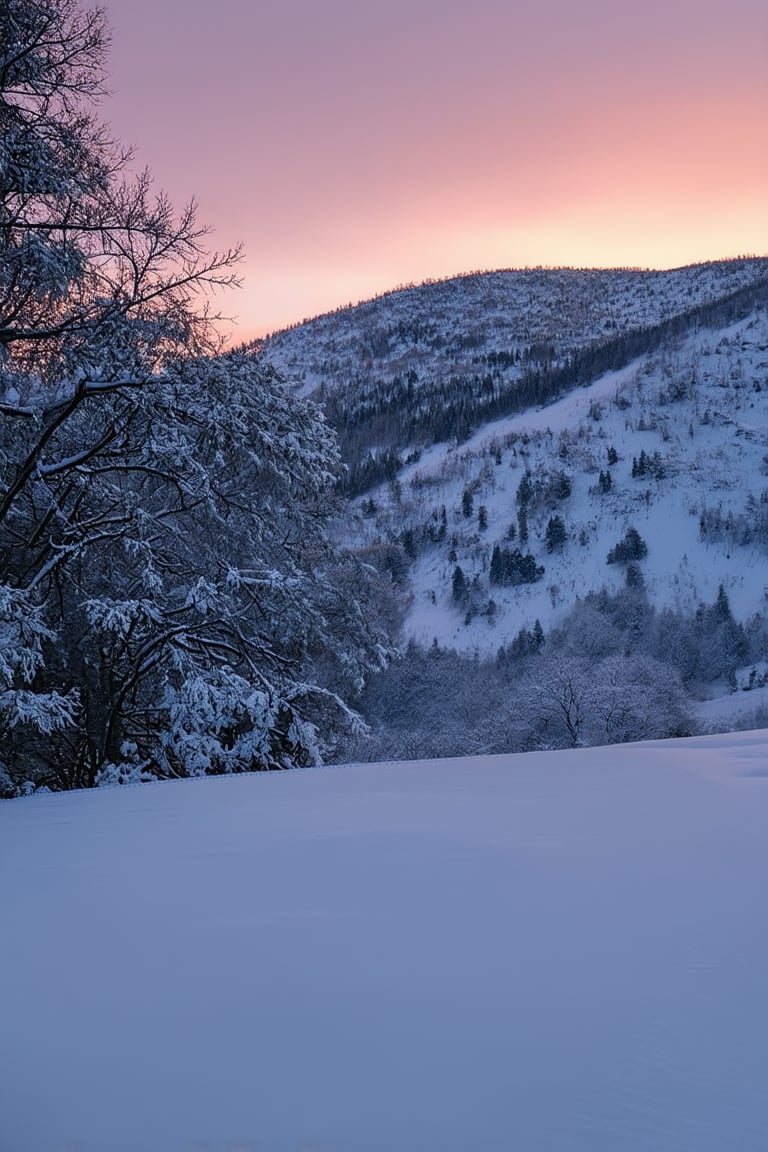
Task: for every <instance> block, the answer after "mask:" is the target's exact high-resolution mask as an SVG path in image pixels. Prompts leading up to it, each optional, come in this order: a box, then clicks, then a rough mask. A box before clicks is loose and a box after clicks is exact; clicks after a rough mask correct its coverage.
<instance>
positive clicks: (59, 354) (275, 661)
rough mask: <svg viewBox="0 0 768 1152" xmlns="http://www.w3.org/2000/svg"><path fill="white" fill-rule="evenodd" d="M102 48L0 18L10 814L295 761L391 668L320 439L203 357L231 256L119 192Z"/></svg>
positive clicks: (240, 360) (30, 3)
mask: <svg viewBox="0 0 768 1152" xmlns="http://www.w3.org/2000/svg"><path fill="white" fill-rule="evenodd" d="M107 40H108V36H107V32H106V28H105V23H104V18H103V13H102V12H101V11H100V10H96V11H93V12H84V11H82V10H81V9H80V8H79V7H78V5H77V3H76V2H75V0H0V129H2V132H1V134H0V735H1V736H2V752H1V753H0V758H1V759H2V760H3V764H2V765H0V770H1V771H2V773H3V776H2V779H3V781H5V783H3V785H2V787H3V789H4V790H5V791H6V792H7V791H9V790H10V791H13V790H15V789H18V788H19V787H20V786H21V785H22V784H23V782H24V781H25V780H31V781H32V782H33V783H45V784H48V785H49V786H54V787H71V786H82V785H91V784H93V783H95V782H97V781H98V780H105V779H124V778H136V777H137V774H138V775H146V774H160V775H188V774H195V773H199V772H224V771H235V770H245V769H253V768H274V767H283V766H289V765H293V764H305V763H309V762H312V761H314V760H316V759H317V758H318V757H319V756H320V754H321V752H322V747H323V743H324V741H325V740H326V739H327V738H328V736H329V734H331V733H332V731H333V729H334V727H335V726H336V725H337V724H349V723H354V717H353V716H352V714H351V713H350V712H349V710H348V709H346V708H345V706H344V705H343V704H342V701H341V699H340V698H339V697H338V696H337V695H336V694H335V691H334V690H333V689H337V688H341V689H345V688H346V687H348V686H349V685H355V686H359V683H360V681H361V679H362V677H363V676H364V675H365V671H366V669H368V668H370V667H371V666H373V665H375V664H377V663H380V662H381V660H382V659H383V658H384V654H385V645H386V639H385V635H384V629H383V628H382V627H381V626H380V625H379V623H378V620H379V617H378V616H377V613H376V612H375V611H370V610H368V611H364V610H363V609H362V608H361V606H360V600H359V598H358V597H357V596H356V595H352V594H350V592H351V590H352V588H353V587H354V589H355V591H356V593H358V594H359V596H360V597H363V598H364V597H365V596H369V597H370V596H371V595H373V594H372V593H371V591H370V589H371V587H372V582H371V580H369V579H368V577H367V575H366V570H365V569H363V568H361V566H360V565H359V564H357V565H356V564H355V562H354V561H353V560H351V559H350V558H343V557H340V556H339V554H338V553H337V552H336V551H335V550H334V549H333V548H332V547H331V546H330V545H329V543H328V539H327V532H326V529H327V524H328V518H329V515H330V514H331V513H332V511H333V504H334V500H333V492H334V488H335V484H336V480H337V477H338V472H339V461H338V454H337V450H336V444H335V440H334V437H333V436H332V434H331V433H330V431H329V429H328V427H327V426H326V424H325V423H324V421H323V419H322V416H321V415H320V413H319V411H318V410H317V409H316V408H315V407H314V406H313V405H311V404H309V403H308V402H305V401H301V400H296V399H294V398H292V397H291V396H290V395H289V394H288V392H287V390H286V388H285V386H284V385H283V383H282V382H281V381H280V379H279V378H278V377H277V376H276V375H275V374H274V373H273V372H272V371H271V370H269V369H268V368H266V367H265V366H264V365H263V363H262V362H261V360H260V357H259V355H258V351H257V350H254V349H241V350H238V351H235V352H230V353H228V354H226V355H225V354H222V353H221V352H220V347H219V341H218V337H217V335H216V329H215V325H214V323H213V321H214V319H215V317H213V315H212V313H211V310H210V309H209V307H208V304H207V302H206V301H207V298H208V296H209V293H210V290H212V289H215V288H218V287H221V286H224V285H227V284H231V283H233V282H234V273H233V265H234V262H235V261H236V258H237V252H234V251H230V252H226V253H223V254H222V253H210V252H208V251H207V249H206V247H205V237H206V232H205V229H203V228H200V227H199V226H198V224H197V223H196V216H195V207H194V204H191V205H189V206H188V207H187V208H186V209H185V210H184V211H183V212H182V213H181V214H179V215H177V214H175V213H174V211H173V208H172V206H171V205H170V203H169V201H168V200H167V198H166V197H165V196H164V195H163V194H162V193H160V194H157V195H154V194H153V192H152V185H151V181H150V179H149V177H148V176H147V175H146V174H142V175H140V176H139V177H138V178H136V179H134V180H130V179H129V178H128V177H126V176H125V172H126V171H127V161H128V156H127V155H126V154H125V153H124V152H122V151H121V150H120V149H119V148H118V147H117V146H116V145H115V144H114V143H113V142H112V140H111V139H110V138H109V136H108V133H107V132H106V130H105V129H104V127H103V126H102V125H101V124H100V123H99V121H98V120H97V119H96V117H95V115H94V105H95V102H96V101H97V99H98V97H99V95H100V94H101V91H102V85H103V81H104V62H105V49H106V46H107ZM353 574H354V575H353ZM342 576H343V580H341V584H342V585H343V587H340V583H339V581H340V577H342ZM8 781H10V783H8Z"/></svg>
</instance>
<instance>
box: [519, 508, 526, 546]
mask: <svg viewBox="0 0 768 1152" xmlns="http://www.w3.org/2000/svg"><path fill="white" fill-rule="evenodd" d="M517 529H518V532H519V534H520V543H521V544H527V543H528V513H527V511H526V506H525V504H521V505H520V511H519V512H518V514H517Z"/></svg>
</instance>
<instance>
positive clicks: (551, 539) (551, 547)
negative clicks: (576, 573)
mask: <svg viewBox="0 0 768 1152" xmlns="http://www.w3.org/2000/svg"><path fill="white" fill-rule="evenodd" d="M567 539H568V533H567V532H566V529H565V524H564V523H563V519H562V517H561V516H550V518H549V521H548V522H547V530H546V533H545V540H546V544H547V551H548V552H559V551H560V550H561V549H562V547H563V545H564V544H565V542H566V540H567Z"/></svg>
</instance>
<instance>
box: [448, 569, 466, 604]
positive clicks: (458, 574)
mask: <svg viewBox="0 0 768 1152" xmlns="http://www.w3.org/2000/svg"><path fill="white" fill-rule="evenodd" d="M451 595H452V596H453V599H454V601H455V602H456V603H457V604H461V603H463V602H464V600H466V598H467V578H466V576H465V575H464V572H463V571H462V569H461V568H460V567H459V565H458V564H457V565H456V567H455V568H454V570H453V579H452V581H451Z"/></svg>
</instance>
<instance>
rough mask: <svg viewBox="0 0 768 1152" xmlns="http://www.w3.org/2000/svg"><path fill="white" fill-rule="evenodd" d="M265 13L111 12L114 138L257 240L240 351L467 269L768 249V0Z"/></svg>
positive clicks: (432, 4)
mask: <svg viewBox="0 0 768 1152" xmlns="http://www.w3.org/2000/svg"><path fill="white" fill-rule="evenodd" d="M128 7H130V11H128ZM257 7H258V14H254V11H253V5H252V4H250V2H249V0H220V3H219V4H218V5H217V6H216V11H212V10H211V7H210V6H205V5H202V4H200V3H199V0H191V2H189V3H186V4H185V5H184V6H183V7H182V5H181V2H180V0H164V3H163V4H161V5H159V6H158V5H157V4H156V3H155V0H153V2H152V3H150V0H134V3H133V4H132V5H131V6H125V5H121V4H119V3H118V0H108V9H109V14H110V17H111V20H112V23H113V26H114V52H113V64H114V68H113V87H114V88H115V89H116V94H115V96H114V97H113V99H112V100H111V101H110V102H109V104H108V105H107V106H105V112H106V114H108V116H109V118H110V120H111V121H112V124H113V127H114V129H115V131H116V133H117V135H118V136H120V137H121V138H123V139H126V140H128V141H134V140H135V141H136V143H137V144H138V153H139V159H140V160H141V162H146V163H148V164H149V166H150V168H151V169H152V170H153V172H154V173H155V174H156V176H157V179H158V183H159V184H160V185H162V186H164V187H166V188H167V189H168V191H169V192H170V194H171V195H172V197H173V198H174V200H176V201H178V202H181V201H183V200H185V199H186V198H188V196H189V195H190V194H192V193H194V194H195V195H196V196H197V198H198V199H199V202H200V214H201V219H202V220H203V221H206V222H210V223H211V224H212V225H213V227H214V229H215V237H214V239H215V241H216V243H217V245H219V246H222V247H225V246H229V245H230V244H232V243H234V242H236V241H238V240H243V241H244V243H245V248H246V259H245V261H244V263H243V265H242V267H241V273H242V275H243V278H244V288H243V290H242V291H241V292H239V293H236V294H234V295H232V296H227V297H220V298H218V299H217V300H216V301H215V303H216V304H217V306H219V307H220V308H221V310H222V311H223V312H225V313H229V314H234V315H236V316H237V317H238V321H239V322H238V325H237V327H236V328H235V329H234V331H233V338H234V339H235V340H240V339H247V338H250V337H252V336H255V335H261V334H263V333H265V332H267V331H273V330H275V329H277V328H279V327H281V326H283V325H285V324H289V323H293V322H296V321H299V320H300V319H302V318H304V317H307V316H310V315H315V314H317V313H319V312H324V311H328V310H331V309H333V308H336V307H338V306H341V305H344V304H346V303H348V302H355V301H358V300H360V299H365V298H368V297H370V296H372V295H376V294H377V293H380V292H383V291H386V290H389V289H391V288H394V287H396V286H397V285H399V284H402V283H410V282H415V283H418V282H421V281H423V280H425V279H429V278H442V277H446V276H450V275H455V274H458V273H461V272H465V271H469V270H472V269H480V268H489V269H490V268H500V267H521V266H538V265H548V266H579V267H616V266H623V267H626V266H631V267H654V268H664V267H674V266H679V265H682V264H690V263H696V262H699V261H705V260H711V259H719V258H726V257H733V256H737V255H743V254H757V255H760V254H766V253H767V252H768V7H766V5H765V3H764V0H731V2H730V4H729V5H728V6H727V10H726V9H725V8H724V7H723V6H722V5H719V4H715V3H714V0H709V2H708V0H698V2H694V0H664V2H662V0H646V4H645V5H644V6H643V10H642V12H640V10H638V9H636V8H634V7H633V9H632V11H631V12H630V11H626V10H622V7H623V6H622V5H617V4H616V3H615V0H583V3H582V4H581V5H579V6H574V5H573V4H572V3H570V2H569V0H540V3H539V4H538V5H537V6H536V7H535V8H534V7H533V6H531V5H530V4H529V3H527V2H524V0H477V3H476V4H474V5H473V6H472V8H471V10H470V8H469V6H468V5H466V4H465V3H463V2H462V0H440V2H439V3H438V0H389V2H388V4H387V5H386V6H384V5H377V6H374V5H373V4H371V3H364V4H360V3H359V0H326V3H325V4H323V5H321V6H319V5H316V4H315V3H313V2H312V0H280V3H278V0H263V3H260V4H259V5H258V6H257ZM257 16H258V18H257ZM193 17H194V18H193ZM169 42H173V43H175V44H176V51H175V52H174V53H173V54H172V55H171V56H170V57H169V54H168V53H167V51H166V48H165V45H167V43H169ZM137 74H140V75H141V83H140V84H137V83H136V76H137ZM201 77H203V78H204V82H201Z"/></svg>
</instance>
